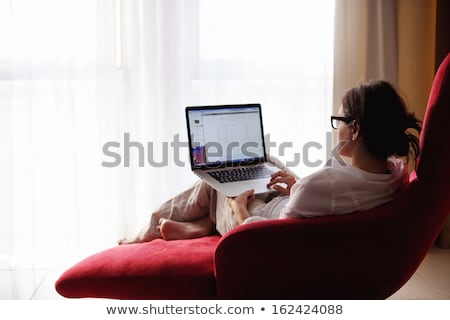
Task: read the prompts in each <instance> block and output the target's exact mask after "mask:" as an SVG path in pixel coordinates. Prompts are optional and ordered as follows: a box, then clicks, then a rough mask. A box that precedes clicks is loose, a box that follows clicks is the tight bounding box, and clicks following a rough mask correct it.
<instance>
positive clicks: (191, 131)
mask: <svg viewBox="0 0 450 320" xmlns="http://www.w3.org/2000/svg"><path fill="white" fill-rule="evenodd" d="M186 119H187V126H188V137H189V150H190V157H191V166H192V168H193V169H198V168H212V167H224V166H236V165H240V164H251V163H259V162H262V161H265V160H266V157H265V146H264V132H263V127H262V116H261V106H260V105H259V104H246V105H228V106H207V107H187V108H186Z"/></svg>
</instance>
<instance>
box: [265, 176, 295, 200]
mask: <svg viewBox="0 0 450 320" xmlns="http://www.w3.org/2000/svg"><path fill="white" fill-rule="evenodd" d="M296 182H297V181H296V180H295V178H294V177H293V176H291V175H290V174H288V173H287V172H286V171H277V172H275V173H272V175H271V179H270V182H269V183H268V184H267V187H269V188H270V187H272V186H273V189H275V190H276V191H278V192H280V193H282V194H284V195H286V196H288V195H290V194H291V188H292V186H293V185H294V184H295V183H296ZM280 183H284V184H285V185H286V187H283V186H281V185H280Z"/></svg>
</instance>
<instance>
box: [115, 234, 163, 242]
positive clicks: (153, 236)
mask: <svg viewBox="0 0 450 320" xmlns="http://www.w3.org/2000/svg"><path fill="white" fill-rule="evenodd" d="M155 239H161V234H160V233H159V231H155V233H148V234H146V236H144V237H140V236H138V237H136V238H132V239H128V238H123V239H120V240H119V241H117V244H118V245H122V244H132V243H143V242H149V241H152V240H155Z"/></svg>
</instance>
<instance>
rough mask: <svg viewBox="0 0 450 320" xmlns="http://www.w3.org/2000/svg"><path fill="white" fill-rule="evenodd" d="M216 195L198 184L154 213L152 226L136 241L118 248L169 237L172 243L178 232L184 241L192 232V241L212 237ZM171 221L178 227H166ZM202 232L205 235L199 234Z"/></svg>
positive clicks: (151, 220) (146, 227)
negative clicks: (197, 238)
mask: <svg viewBox="0 0 450 320" xmlns="http://www.w3.org/2000/svg"><path fill="white" fill-rule="evenodd" d="M216 195H217V192H216V191H215V190H214V189H212V188H211V187H210V186H209V185H208V184H206V183H205V182H203V181H201V180H200V181H198V182H197V183H195V184H194V185H193V186H192V187H191V188H189V189H187V190H186V191H184V192H182V193H180V194H179V195H177V196H175V197H174V198H172V199H170V200H168V201H166V202H165V203H163V204H162V206H161V207H160V208H159V209H158V210H156V211H155V212H153V214H152V215H151V218H150V221H149V223H148V224H147V225H146V226H145V227H144V228H143V229H142V231H141V232H140V233H139V234H138V235H137V236H136V237H134V238H131V239H124V240H120V241H119V244H128V243H139V242H147V241H152V240H154V239H157V238H165V237H164V234H166V237H167V239H166V240H173V239H174V237H175V235H176V233H177V232H178V233H179V234H180V237H182V238H186V237H189V234H190V232H191V233H192V234H191V236H190V238H194V237H196V235H198V234H204V235H207V234H212V233H213V231H214V224H215V215H214V212H215V207H216ZM210 213H212V214H210ZM169 221H170V222H179V223H178V224H171V223H169V224H167V222H169ZM208 221H209V222H208ZM182 223H186V224H182ZM175 226H176V228H175ZM176 229H178V231H176ZM201 230H203V231H202V232H200V231H201ZM201 236H203V235H201Z"/></svg>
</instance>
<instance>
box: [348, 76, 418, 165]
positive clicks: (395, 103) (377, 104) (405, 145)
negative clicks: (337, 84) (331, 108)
mask: <svg viewBox="0 0 450 320" xmlns="http://www.w3.org/2000/svg"><path fill="white" fill-rule="evenodd" d="M342 108H343V111H344V114H345V116H346V117H350V118H351V119H353V120H354V121H355V122H356V123H357V124H358V125H359V127H360V133H359V134H360V137H361V138H362V139H363V142H364V144H365V146H366V147H367V149H368V151H369V152H370V153H371V154H372V155H373V156H375V157H377V158H380V159H386V158H388V157H389V156H392V155H394V156H399V157H402V156H408V155H409V153H410V150H412V152H413V154H414V157H415V158H417V156H418V155H419V153H420V148H419V138H418V137H417V136H415V135H413V134H411V133H409V132H408V131H407V130H408V129H415V130H416V131H417V132H418V133H419V134H420V131H421V128H422V127H421V121H419V120H418V119H417V118H416V116H415V115H414V113H411V112H408V110H407V108H406V105H405V102H404V100H403V99H402V97H401V96H400V95H399V94H398V92H397V90H396V89H395V88H394V87H393V86H392V85H391V84H390V83H389V82H386V81H382V80H372V81H369V82H366V83H362V84H360V85H358V86H356V87H353V88H351V89H350V90H348V91H347V92H346V93H345V95H344V97H343V99H342Z"/></svg>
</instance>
